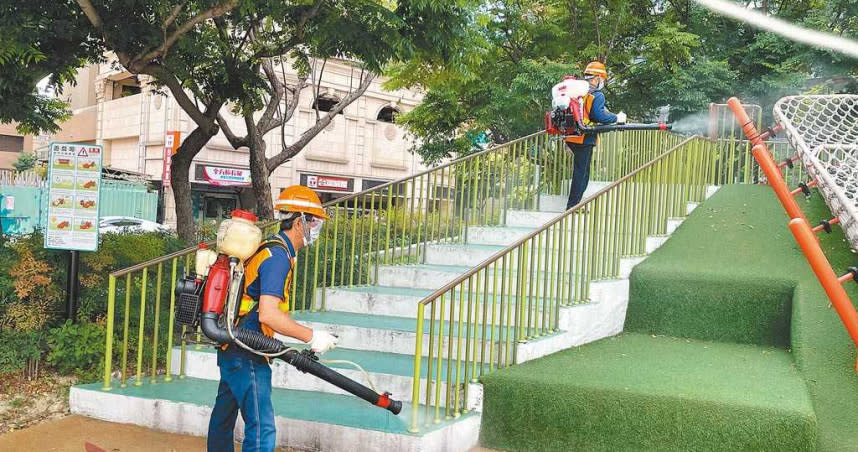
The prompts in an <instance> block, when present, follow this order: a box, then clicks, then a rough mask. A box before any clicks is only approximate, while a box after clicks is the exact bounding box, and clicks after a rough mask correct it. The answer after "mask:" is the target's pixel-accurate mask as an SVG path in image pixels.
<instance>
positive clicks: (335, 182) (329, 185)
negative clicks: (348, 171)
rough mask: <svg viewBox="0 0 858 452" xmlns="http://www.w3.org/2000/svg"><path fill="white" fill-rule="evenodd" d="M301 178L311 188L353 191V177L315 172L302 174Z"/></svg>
mask: <svg viewBox="0 0 858 452" xmlns="http://www.w3.org/2000/svg"><path fill="white" fill-rule="evenodd" d="M301 179H302V182H303V185H306V186H307V187H309V188H312V189H314V190H322V191H338V192H351V191H352V183H353V181H352V179H349V178H347V177H335V176H318V175H315V174H302V175H301Z"/></svg>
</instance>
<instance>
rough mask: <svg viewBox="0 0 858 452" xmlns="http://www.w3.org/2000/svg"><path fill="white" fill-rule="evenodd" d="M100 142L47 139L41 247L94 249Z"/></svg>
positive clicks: (96, 244)
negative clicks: (45, 220) (44, 226)
mask: <svg viewBox="0 0 858 452" xmlns="http://www.w3.org/2000/svg"><path fill="white" fill-rule="evenodd" d="M102 157H103V150H102V147H101V146H94V145H89V144H74V143H51V152H50V158H49V160H48V162H49V165H50V166H49V169H50V173H49V176H48V227H47V230H46V231H45V248H51V249H57V250H71V251H97V250H98V217H99V211H100V210H101V198H100V195H101V166H102Z"/></svg>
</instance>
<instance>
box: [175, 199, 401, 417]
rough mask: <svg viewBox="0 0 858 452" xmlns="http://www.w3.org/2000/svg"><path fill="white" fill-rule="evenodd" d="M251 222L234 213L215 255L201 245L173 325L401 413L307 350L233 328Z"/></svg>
mask: <svg viewBox="0 0 858 452" xmlns="http://www.w3.org/2000/svg"><path fill="white" fill-rule="evenodd" d="M251 218H252V220H250V219H251ZM255 221H256V217H255V216H254V215H253V214H251V213H250V212H245V211H234V212H233V213H232V219H231V220H226V221H224V222H223V223H222V224H221V227H220V228H219V230H218V240H217V243H218V252H217V253H216V252H215V251H213V250H209V249H207V247H206V246H205V245H204V244H201V245H200V249H199V250H197V259H196V268H195V273H194V274H189V275H185V276H184V277H183V278H182V279H180V280H179V281H178V282H177V284H176V312H175V315H176V321H177V322H179V323H180V324H182V325H185V326H187V327H188V328H189V330H188V331H189V332H191V333H193V332H194V331H197V328H198V327H199V328H200V329H201V330H202V332H203V334H204V335H205V337H206V338H207V339H208V340H209V341H211V342H206V343H207V344H209V345H213V346H217V347H222V346H224V345H226V346H230V347H241V348H242V349H244V350H247V351H249V352H251V353H254V354H256V355H259V356H264V357H267V358H269V359H275V358H279V359H282V360H283V361H285V362H286V363H288V364H290V365H291V366H293V367H295V368H296V369H298V370H299V371H301V372H304V373H308V374H311V375H313V376H315V377H318V378H321V379H322V380H325V381H327V382H328V383H331V384H332V385H334V386H336V387H338V388H340V389H342V390H344V391H346V392H348V393H350V394H353V395H355V396H357V397H360V398H362V399H364V400H366V401H367V402H369V403H371V404H373V405H376V406H378V407H381V408H384V409H386V410H388V411H390V412H391V413H393V414H399V412H400V411H402V402H401V401H398V400H393V399H391V398H390V395H391V394H390V393H388V392H385V393H381V394H379V393H378V392H376V391H374V390H372V389H370V388H368V387H366V386H364V385H362V384H360V383H358V382H356V381H354V380H352V379H350V378H348V377H346V376H344V375H342V374H340V373H339V372H336V371H334V370H332V369H331V368H329V367H328V366H325V365H324V364H322V363H320V362H319V358H318V357H317V356H316V354H315V353H313V352H312V351H311V350H309V349H305V350H299V349H296V348H292V347H288V346H287V345H286V344H284V343H283V342H281V341H279V340H278V339H276V338H274V337H269V336H266V335H264V334H262V333H261V332H259V331H255V330H250V329H247V328H242V327H241V326H240V325H236V324H235V319H236V318H237V316H238V313H239V308H240V305H241V298H242V295H243V292H244V287H243V286H244V265H243V262H244V261H245V260H246V259H247V258H249V257H250V256H252V255H253V254H254V253H255V252H256V249H257V248H258V246H259V243H260V239H261V235H262V232H261V231H260V230H259V228H257V227H256V226H255V225H254V222H255ZM248 237H250V238H248ZM236 244H238V245H236ZM191 342H193V340H191Z"/></svg>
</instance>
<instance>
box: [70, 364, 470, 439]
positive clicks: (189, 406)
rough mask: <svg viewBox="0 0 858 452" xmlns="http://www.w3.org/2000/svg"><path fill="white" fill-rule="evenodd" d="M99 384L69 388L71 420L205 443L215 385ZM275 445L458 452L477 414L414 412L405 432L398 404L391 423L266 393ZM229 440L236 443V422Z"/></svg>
mask: <svg viewBox="0 0 858 452" xmlns="http://www.w3.org/2000/svg"><path fill="white" fill-rule="evenodd" d="M101 386H102V383H93V384H85V385H76V386H72V388H71V389H70V391H69V408H70V411H71V412H72V413H73V414H79V415H84V416H89V417H93V418H96V419H103V420H107V421H111V422H119V423H124V424H134V425H139V426H142V427H147V428H152V429H156V430H161V431H166V432H171V433H180V434H186V435H195V436H206V434H207V432H208V423H209V417H210V415H211V410H212V406H213V405H214V400H215V396H216V395H217V390H218V382H217V381H215V380H208V379H200V378H192V377H186V378H183V379H174V380H173V381H171V382H169V383H167V382H163V381H162V382H159V383H157V384H149V383H148V382H147V383H144V384H142V385H140V386H135V385H134V384H133V381H132V382H130V384H129V385H128V386H127V387H125V388H120V387H119V386H118V382H116V384H115V387H114V388H113V389H111V390H109V391H104V390H102V389H101ZM271 399H272V402H273V404H274V412H275V413H276V417H275V422H276V428H277V445H278V446H279V447H283V448H287V449H299V450H314V451H332V452H333V451H337V452H338V451H344V450H349V451H367V452H370V451H371V452H375V451H379V450H395V451H411V452H424V451H445V452H458V451H466V450H469V449H471V448H472V447H474V446H475V445H476V444H477V441H478V437H479V428H480V413H479V412H477V411H470V412H468V413H466V414H463V415H461V416H458V417H456V418H452V419H444V418H443V417H442V419H441V421H440V422H439V423H437V424H435V423H433V421H432V419H429V418H426V417H425V416H426V411H427V410H426V408H425V407H423V406H418V409H417V414H418V419H417V424H418V426H419V427H420V432H418V433H412V432H409V427H410V426H411V413H412V405H411V404H410V403H403V408H402V412H401V413H400V414H399V415H398V416H396V415H394V414H392V413H390V412H388V411H386V410H383V409H381V408H378V407H374V406H372V405H370V404H369V403H367V402H365V401H363V400H361V399H359V398H357V397H354V396H351V395H341V394H331V393H325V392H318V391H298V390H292V389H281V388H274V389H273V390H272V394H271ZM235 436H236V439H237V440H238V441H241V439H242V438H243V436H244V424H243V422H242V421H241V417H240V416H239V421H238V422H237V423H236V429H235Z"/></svg>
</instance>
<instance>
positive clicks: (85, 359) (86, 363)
mask: <svg viewBox="0 0 858 452" xmlns="http://www.w3.org/2000/svg"><path fill="white" fill-rule="evenodd" d="M104 343H105V330H104V326H103V325H99V324H96V323H89V322H81V323H72V322H71V320H67V321H66V322H65V323H63V324H62V325H60V326H59V327H57V328H52V329H51V330H50V332H49V333H48V336H47V344H48V355H47V360H48V363H50V364H51V365H52V366H53V367H54V368H55V369H56V370H57V371H59V372H61V373H64V374H75V375H77V376H78V377H80V378H82V379H84V380H92V379H95V378H96V377H97V376H98V375H99V372H100V371H101V370H102V369H103V365H104Z"/></svg>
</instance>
